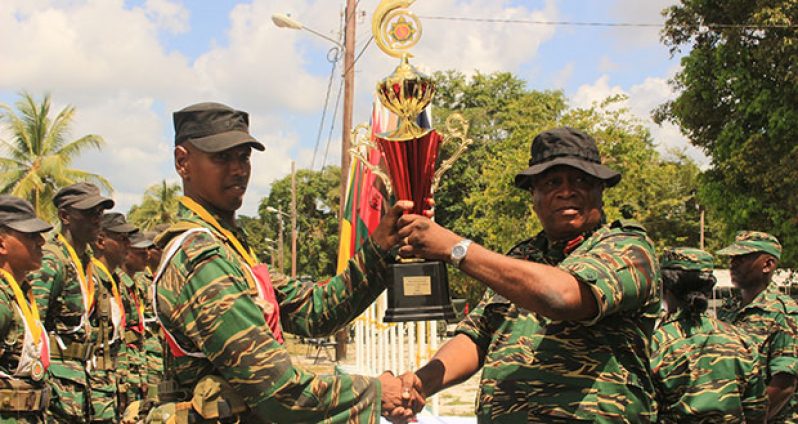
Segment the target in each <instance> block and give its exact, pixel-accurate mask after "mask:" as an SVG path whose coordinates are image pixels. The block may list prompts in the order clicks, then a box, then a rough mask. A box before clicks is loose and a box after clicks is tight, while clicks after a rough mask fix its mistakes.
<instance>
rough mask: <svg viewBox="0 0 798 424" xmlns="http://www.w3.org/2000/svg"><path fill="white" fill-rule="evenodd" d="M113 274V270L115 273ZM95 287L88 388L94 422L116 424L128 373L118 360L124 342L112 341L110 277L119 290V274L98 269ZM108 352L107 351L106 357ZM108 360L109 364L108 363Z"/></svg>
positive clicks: (95, 270) (91, 418)
mask: <svg viewBox="0 0 798 424" xmlns="http://www.w3.org/2000/svg"><path fill="white" fill-rule="evenodd" d="M112 272H113V271H112ZM92 276H93V278H94V284H96V287H97V305H96V306H95V307H94V311H93V312H92V314H91V316H90V319H91V324H92V327H93V328H94V336H95V337H94V343H95V348H94V359H93V360H92V363H91V372H90V373H89V387H90V388H91V415H90V421H91V422H104V423H110V422H117V421H118V420H119V414H121V413H122V411H120V410H119V402H118V400H119V388H118V383H119V381H118V379H119V378H120V377H121V378H124V376H125V374H126V373H127V369H125V367H124V364H123V363H121V362H120V361H119V352H120V350H121V347H122V341H121V340H116V341H114V342H113V343H110V346H109V345H108V341H110V340H112V339H113V335H114V327H113V324H112V322H111V302H113V301H114V300H113V299H114V297H113V294H112V289H111V280H110V279H109V277H110V278H115V279H116V280H117V281H116V283H117V287H119V286H120V284H119V280H118V275H116V273H114V275H112V276H108V275H106V274H105V273H104V272H102V271H100V270H99V269H97V268H95V269H94V272H93V273H92ZM106 349H107V350H108V352H107V354H106ZM106 359H108V362H106Z"/></svg>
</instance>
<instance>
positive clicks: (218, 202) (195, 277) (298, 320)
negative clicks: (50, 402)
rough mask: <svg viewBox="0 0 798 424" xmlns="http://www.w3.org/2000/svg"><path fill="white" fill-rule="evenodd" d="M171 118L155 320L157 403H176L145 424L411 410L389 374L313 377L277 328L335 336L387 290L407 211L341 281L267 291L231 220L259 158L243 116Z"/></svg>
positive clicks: (398, 209)
mask: <svg viewBox="0 0 798 424" xmlns="http://www.w3.org/2000/svg"><path fill="white" fill-rule="evenodd" d="M174 120H175V131H176V135H175V144H176V146H175V153H174V155H175V168H176V169H177V172H178V174H180V176H181V178H182V180H183V190H184V193H185V196H186V197H184V198H182V199H181V203H180V207H179V212H178V219H179V222H178V223H177V224H175V225H173V226H172V227H171V228H170V229H169V230H167V231H166V232H165V233H163V234H161V236H159V238H158V239H156V244H158V245H160V246H164V257H163V259H162V262H161V268H160V269H159V270H158V271H157V272H156V276H155V281H154V285H155V290H156V297H155V312H156V314H157V317H158V319H159V321H160V323H161V325H162V326H163V328H164V330H165V333H166V337H167V339H168V340H169V345H170V349H169V351H167V352H164V362H165V374H166V375H165V379H166V381H165V382H164V384H162V385H161V386H160V387H159V393H158V394H159V397H160V399H161V400H162V401H167V400H170V401H171V402H167V403H166V404H162V405H161V406H159V407H158V408H155V409H154V410H153V411H152V412H151V413H150V415H149V417H148V420H150V421H151V422H163V421H166V420H167V419H170V417H171V419H176V420H177V422H178V423H186V422H217V421H224V422H228V421H231V422H232V421H236V420H241V422H297V423H298V422H302V423H377V422H378V421H379V414H380V410H381V407H386V408H393V407H394V406H395V405H397V404H402V403H403V402H407V401H408V397H409V393H403V392H404V389H403V387H402V382H401V381H399V380H398V379H397V378H396V377H393V376H392V375H390V374H389V373H386V374H383V375H382V376H380V377H379V378H373V377H364V376H354V375H335V376H317V375H314V374H313V373H310V372H308V371H306V370H304V369H302V368H298V367H295V366H294V364H293V363H292V362H291V359H290V357H289V355H288V352H287V351H286V349H285V347H284V346H283V345H282V330H283V329H285V330H287V331H290V332H293V333H296V334H299V335H304V336H311V337H315V336H317V335H325V334H330V333H333V332H334V331H336V330H337V329H339V328H340V327H341V326H343V325H345V324H346V323H348V322H350V321H351V320H352V319H354V318H355V317H356V316H357V315H358V314H360V313H361V312H362V311H363V310H364V309H365V308H366V307H367V306H368V305H369V304H371V303H372V302H373V301H374V300H375V299H376V298H377V296H378V295H379V294H380V293H381V292H382V291H383V290H384V289H385V284H386V282H385V281H384V276H385V271H386V270H387V264H388V263H389V262H390V261H391V259H392V255H391V254H390V253H389V252H388V250H386V248H388V247H391V246H393V245H394V244H395V242H396V240H397V239H396V234H395V223H396V220H397V218H398V216H399V215H400V214H401V213H402V211H403V210H406V209H407V208H408V207H410V206H411V204H407V203H409V202H405V203H401V204H399V205H397V206H395V207H394V208H393V209H392V210H391V211H390V213H389V214H388V215H387V216H386V217H385V218H384V219H383V221H382V223H381V224H380V225H379V226H378V227H377V229H376V230H375V231H374V234H372V236H371V237H370V238H369V239H368V240H367V241H366V243H365V246H364V248H363V250H362V251H360V252H359V253H358V254H356V255H355V257H354V258H353V259H352V260H350V261H349V265H348V268H347V270H346V271H345V272H343V273H342V274H340V275H338V276H335V277H333V278H331V279H329V280H327V281H325V282H323V283H319V284H316V283H307V282H300V281H297V280H293V279H290V278H287V277H286V276H284V275H281V274H277V273H274V274H272V275H271V277H270V278H271V284H269V276H268V272H263V271H265V269H264V268H262V266H256V267H253V265H254V262H253V259H252V258H251V257H250V255H249V253H248V252H249V249H248V246H247V241H246V237H245V235H244V234H243V232H242V231H241V230H240V228H239V227H238V226H237V225H236V221H235V212H236V210H237V209H238V208H239V207H241V203H242V201H243V196H244V193H245V191H246V186H247V183H248V181H249V177H250V171H251V165H250V154H251V149H253V148H255V149H257V150H264V146H263V145H262V144H261V143H260V142H258V141H257V140H255V139H254V138H253V137H252V136H251V135H250V134H249V129H248V120H249V118H248V115H247V113H245V112H241V111H237V110H234V109H232V108H230V107H228V106H225V105H222V104H218V103H202V104H197V105H193V106H189V107H187V108H185V109H183V110H181V111H178V112H176V113H175V114H174ZM278 318H279V319H278ZM416 383H418V382H416ZM167 389H169V390H168V391H167ZM406 389H408V390H409V389H410V387H407V388H406ZM380 395H382V401H381V400H380Z"/></svg>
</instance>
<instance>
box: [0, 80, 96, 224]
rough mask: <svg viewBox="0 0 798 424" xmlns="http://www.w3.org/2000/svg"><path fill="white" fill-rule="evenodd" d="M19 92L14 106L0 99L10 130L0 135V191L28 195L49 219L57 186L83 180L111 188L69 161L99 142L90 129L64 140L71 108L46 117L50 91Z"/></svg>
mask: <svg viewBox="0 0 798 424" xmlns="http://www.w3.org/2000/svg"><path fill="white" fill-rule="evenodd" d="M20 97H21V98H20V99H19V100H18V101H17V103H16V104H15V106H16V109H17V110H16V112H15V111H14V110H13V109H12V108H11V107H9V106H7V105H0V118H2V121H3V123H4V124H5V126H6V127H7V129H8V131H9V133H10V135H11V140H0V143H2V146H3V148H4V150H5V156H3V157H0V192H2V193H8V194H13V195H15V196H18V197H22V198H24V199H27V200H29V201H30V202H31V203H32V204H33V207H34V208H35V209H36V213H37V214H38V215H39V216H40V217H42V218H44V219H47V220H49V221H50V222H55V221H56V210H55V207H54V206H53V203H52V198H53V195H55V193H56V192H57V191H58V190H59V189H60V188H62V187H65V186H68V185H70V184H74V183H76V182H79V181H84V180H85V181H89V182H92V183H95V184H97V185H99V186H100V187H102V188H104V189H105V190H107V191H111V190H112V188H111V184H110V183H109V182H108V180H106V179H105V178H103V177H101V176H99V175H97V174H92V173H89V172H86V171H82V170H80V169H75V168H72V167H71V165H72V161H74V160H75V158H77V157H78V156H79V155H80V154H81V153H82V152H84V151H85V150H87V149H92V148H93V149H100V148H101V147H102V146H103V143H104V142H103V139H102V137H100V136H98V135H94V134H90V135H84V136H82V137H80V138H78V139H77V140H72V141H69V140H68V137H69V126H70V125H71V124H72V120H73V119H74V117H75V112H76V110H75V108H74V107H73V106H67V107H65V108H64V109H62V110H61V111H60V112H58V114H56V116H55V118H51V116H50V108H51V101H50V95H45V96H44V97H43V98H42V100H41V102H37V100H36V99H34V98H33V96H31V95H30V94H28V93H25V92H23V93H22V94H21V95H20Z"/></svg>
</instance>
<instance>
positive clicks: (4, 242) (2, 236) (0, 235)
mask: <svg viewBox="0 0 798 424" xmlns="http://www.w3.org/2000/svg"><path fill="white" fill-rule="evenodd" d="M0 255H3V256H5V255H8V233H6V232H0Z"/></svg>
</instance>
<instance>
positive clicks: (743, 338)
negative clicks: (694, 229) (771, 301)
mask: <svg viewBox="0 0 798 424" xmlns="http://www.w3.org/2000/svg"><path fill="white" fill-rule="evenodd" d="M712 261H713V259H712V255H710V254H709V253H707V252H705V251H703V250H700V249H694V248H686V247H681V248H676V249H669V250H666V251H665V253H664V254H663V257H662V261H661V263H660V266H661V269H662V284H663V292H664V301H665V304H666V305H667V310H668V314H667V316H666V317H665V319H664V320H663V321H662V324H661V326H660V327H659V328H657V330H656V331H655V332H654V337H653V339H652V342H651V369H652V372H653V374H654V385H655V387H656V388H657V403H658V405H659V412H658V422H660V423H663V424H670V423H673V424H676V423H763V422H765V416H766V414H767V396H766V395H765V380H764V375H762V373H761V370H762V369H763V365H762V364H760V357H759V354H758V352H757V348H756V344H755V343H754V341H753V340H752V339H750V338H749V337H748V336H747V335H744V334H743V333H742V332H741V330H739V329H737V328H735V327H734V326H732V325H731V324H727V323H724V322H722V321H719V320H717V319H715V318H713V317H711V316H710V315H709V314H708V313H707V312H706V310H707V306H708V304H709V300H708V299H709V298H710V297H711V296H712V288H713V287H714V286H715V277H714V276H713V275H712V269H713V265H712Z"/></svg>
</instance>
